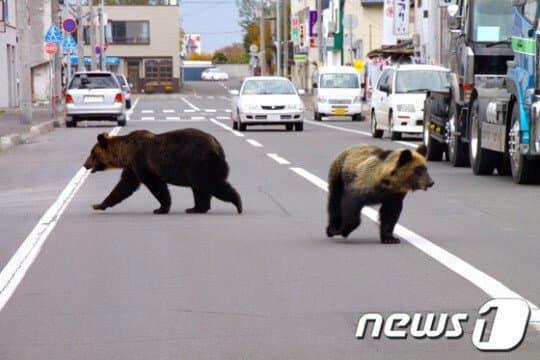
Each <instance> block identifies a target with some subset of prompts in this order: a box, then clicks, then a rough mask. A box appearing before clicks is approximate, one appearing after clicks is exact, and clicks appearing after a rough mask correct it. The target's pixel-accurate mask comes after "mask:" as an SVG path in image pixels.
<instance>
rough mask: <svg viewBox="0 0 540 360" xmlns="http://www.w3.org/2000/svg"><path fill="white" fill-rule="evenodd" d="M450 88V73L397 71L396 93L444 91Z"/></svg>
mask: <svg viewBox="0 0 540 360" xmlns="http://www.w3.org/2000/svg"><path fill="white" fill-rule="evenodd" d="M449 87H450V73H449V72H447V71H433V70H431V71H429V70H409V71H398V73H397V75H396V93H397V94H399V93H401V94H404V93H419V92H426V91H428V90H445V89H448V88H449Z"/></svg>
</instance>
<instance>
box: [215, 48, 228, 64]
mask: <svg viewBox="0 0 540 360" xmlns="http://www.w3.org/2000/svg"><path fill="white" fill-rule="evenodd" d="M227 61H228V59H227V56H225V54H224V53H222V52H221V51H216V52H215V53H214V56H213V57H212V62H213V63H214V64H225V63H226V62H227Z"/></svg>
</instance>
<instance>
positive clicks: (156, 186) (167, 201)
mask: <svg viewBox="0 0 540 360" xmlns="http://www.w3.org/2000/svg"><path fill="white" fill-rule="evenodd" d="M143 183H144V185H146V187H147V188H148V190H150V192H151V193H152V195H154V197H155V198H156V199H157V200H158V201H159V204H160V205H161V206H160V208H159V209H155V210H154V214H168V213H169V210H170V209H171V193H170V192H169V188H168V187H167V183H165V182H164V181H162V180H161V179H159V178H158V177H154V176H152V177H148V178H146V179H145V180H144V181H143Z"/></svg>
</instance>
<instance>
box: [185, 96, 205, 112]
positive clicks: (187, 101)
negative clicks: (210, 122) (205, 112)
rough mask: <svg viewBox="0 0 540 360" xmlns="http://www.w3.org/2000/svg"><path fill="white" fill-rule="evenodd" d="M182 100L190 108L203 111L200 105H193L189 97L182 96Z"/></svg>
mask: <svg viewBox="0 0 540 360" xmlns="http://www.w3.org/2000/svg"><path fill="white" fill-rule="evenodd" d="M180 100H182V101H183V102H184V103H186V105H187V106H189V107H190V108H192V109H193V110H195V111H201V109H199V108H198V107H196V106H195V105H193V104H192V103H191V102H190V101H189V100H188V99H186V98H185V97H183V96H182V97H181V98H180Z"/></svg>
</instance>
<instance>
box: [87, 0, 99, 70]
mask: <svg viewBox="0 0 540 360" xmlns="http://www.w3.org/2000/svg"><path fill="white" fill-rule="evenodd" d="M88 4H89V11H90V26H89V27H88V31H90V54H91V59H92V64H91V66H90V69H91V70H92V71H95V70H97V61H96V60H97V59H96V22H95V14H94V0H89V1H88Z"/></svg>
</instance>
